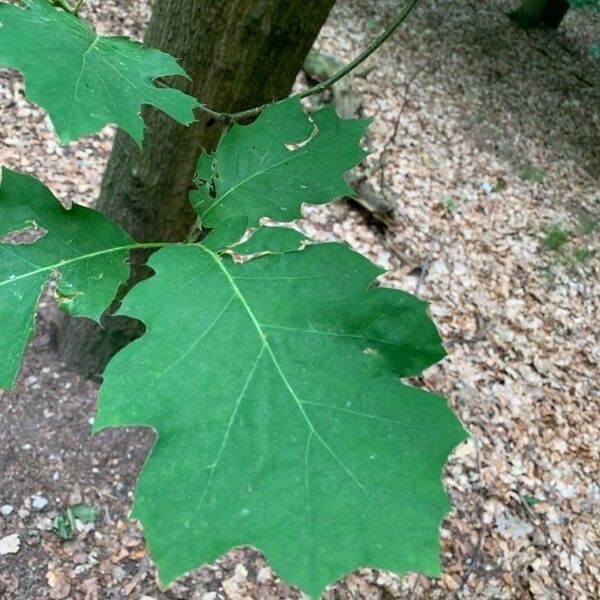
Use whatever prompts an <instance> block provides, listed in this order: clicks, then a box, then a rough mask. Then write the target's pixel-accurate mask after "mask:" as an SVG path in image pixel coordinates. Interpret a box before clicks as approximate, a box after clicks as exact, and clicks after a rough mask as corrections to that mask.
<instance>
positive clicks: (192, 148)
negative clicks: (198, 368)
mask: <svg viewBox="0 0 600 600" xmlns="http://www.w3.org/2000/svg"><path fill="white" fill-rule="evenodd" d="M334 3H335V0H227V1H224V0H158V1H157V3H156V5H155V7H154V10H153V12H152V17H151V20H150V23H149V25H148V28H147V31H146V35H145V37H144V42H145V43H146V44H147V45H149V46H152V47H155V48H159V49H160V50H163V51H165V52H168V53H169V54H171V55H173V56H175V57H176V58H178V59H180V62H181V64H182V66H183V67H184V69H185V70H186V71H187V73H188V74H189V76H190V78H191V79H190V80H186V79H184V78H174V80H173V81H172V82H170V83H172V84H173V85H175V86H176V87H178V88H179V89H181V90H183V91H184V92H186V93H188V94H190V95H192V96H195V97H196V98H198V99H199V100H200V101H201V102H203V103H204V104H206V105H207V106H208V107H210V108H212V109H214V110H218V111H220V112H237V111H240V110H244V109H247V108H252V107H254V106H257V105H260V104H263V103H265V102H269V101H272V100H276V99H281V98H285V97H286V96H287V95H288V94H289V92H290V90H291V88H292V85H293V83H294V80H295V77H296V75H297V74H298V72H299V70H300V69H301V67H302V63H303V61H304V58H305V56H306V54H307V53H308V51H309V50H310V48H311V46H312V44H313V42H314V40H315V38H316V36H317V35H318V33H319V30H320V29H321V27H322V25H323V23H324V22H325V19H326V18H327V15H328V14H329V11H330V10H331V8H332V6H333V4H334ZM143 113H144V119H145V122H146V124H147V130H146V135H145V138H144V144H143V148H142V149H141V150H140V149H139V148H138V147H137V145H136V144H135V142H134V141H133V140H132V139H131V138H130V137H129V136H128V135H127V134H126V133H124V132H122V131H118V132H117V134H116V138H115V142H114V146H113V150H112V154H111V156H110V159H109V162H108V166H107V169H106V172H105V175H104V179H103V182H102V189H101V193H100V197H99V199H98V202H97V208H98V210H100V211H101V212H103V213H104V214H106V215H107V216H109V217H110V218H112V219H113V220H115V221H116V222H117V223H118V224H119V225H120V226H121V227H123V229H125V230H126V231H127V232H128V233H130V234H131V235H132V236H133V237H134V238H135V239H136V240H137V241H139V242H156V241H181V240H183V239H184V238H185V236H186V234H187V232H188V231H189V229H190V227H191V225H192V224H193V221H194V213H193V211H192V209H191V206H190V204H189V202H188V193H189V191H190V189H191V181H192V177H193V174H194V170H195V166H196V162H197V160H198V156H199V154H200V151H201V148H202V147H203V148H206V149H208V150H211V149H213V148H214V147H215V145H216V143H217V142H218V139H219V137H220V135H221V132H222V127H223V125H222V124H221V123H219V122H215V120H214V119H212V118H210V117H207V115H206V114H203V113H202V111H200V110H199V111H198V113H197V118H198V121H197V122H196V123H194V124H193V125H192V126H190V127H184V126H182V125H179V124H178V123H176V122H175V121H173V120H172V119H170V118H169V117H168V116H166V115H165V114H163V113H161V112H159V111H158V110H155V109H153V108H150V107H147V108H145V109H144V111H143ZM137 260H139V258H138V259H137ZM142 273H143V271H141V270H140V269H137V270H136V269H134V279H139V278H140V277H142V276H143V275H142ZM165 310H167V308H166V307H165ZM103 325H104V329H103V330H100V328H98V327H97V326H94V324H92V323H91V322H89V321H83V320H70V319H69V320H64V321H62V322H59V325H58V338H57V339H58V346H59V349H60V352H61V354H62V356H63V359H64V360H65V361H66V362H67V363H69V364H71V365H73V366H74V367H75V368H77V369H78V370H79V371H81V372H82V373H84V374H86V375H98V374H100V373H101V372H102V371H103V370H104V367H105V365H106V363H107V362H108V360H109V359H110V357H111V356H112V355H113V354H114V353H115V352H116V351H117V350H119V349H120V348H121V347H122V346H123V345H125V344H126V343H127V342H128V341H129V340H131V339H132V338H133V337H136V336H137V335H139V334H140V332H141V330H140V326H139V325H132V324H131V322H127V320H125V319H123V318H106V317H105V318H104V319H103Z"/></svg>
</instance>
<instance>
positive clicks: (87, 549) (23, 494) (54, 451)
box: [0, 0, 600, 600]
mask: <svg viewBox="0 0 600 600" xmlns="http://www.w3.org/2000/svg"><path fill="white" fill-rule="evenodd" d="M397 4H398V3H397V2H395V1H394V0H380V1H379V2H376V3H375V2H369V1H367V0H340V1H339V2H338V5H337V6H336V8H335V9H334V11H333V13H332V14H331V17H330V19H329V21H328V23H327V24H326V26H325V28H324V30H323V32H322V34H321V36H320V38H319V40H318V43H317V46H318V48H319V49H320V50H321V51H323V52H326V53H328V54H331V55H333V56H335V57H336V58H338V59H340V60H342V61H347V60H348V59H349V58H350V57H353V56H354V55H355V54H357V53H358V51H360V49H362V48H363V47H364V46H365V45H366V44H367V43H368V41H369V40H370V39H372V38H373V37H374V36H375V35H377V33H379V32H380V31H381V30H382V28H383V27H384V26H385V24H386V23H388V22H389V21H390V19H391V18H392V16H393V15H394V13H395V11H397V10H398V6H397ZM514 4H515V3H513V4H512V5H511V3H508V2H503V1H500V0H488V1H487V2H485V3H483V2H475V1H472V2H469V1H468V0H465V1H461V2H458V1H451V0H427V2H424V3H423V4H422V5H421V6H420V7H419V9H418V10H417V11H416V13H415V14H414V15H413V16H411V19H410V22H409V24H408V26H407V27H405V28H404V29H403V30H402V31H400V32H398V33H397V34H396V35H395V36H394V37H393V38H392V39H391V41H390V42H389V43H388V44H387V45H386V46H385V47H384V48H382V49H381V51H380V52H379V53H378V54H377V55H376V56H375V57H374V58H372V59H370V62H369V66H370V67H372V68H371V69H368V70H363V71H362V72H361V73H360V76H356V77H354V78H353V79H352V82H351V84H352V88H353V90H354V91H355V92H356V93H357V94H358V95H359V96H360V98H361V99H362V106H361V112H362V114H364V115H367V116H373V117H374V122H373V125H372V127H371V135H370V138H369V145H370V146H371V149H372V151H373V153H372V155H371V157H370V158H369V159H368V160H367V162H366V165H365V166H364V168H363V170H364V172H365V174H366V175H367V176H368V181H369V183H370V184H371V185H372V186H373V188H374V189H375V190H376V191H377V193H378V194H380V196H381V197H382V198H384V199H385V200H386V201H387V202H388V203H390V205H391V207H392V209H393V210H392V211H391V213H389V214H386V215H373V214H370V213H369V212H366V211H365V210H364V209H363V208H361V207H358V206H357V205H356V204H355V203H349V202H341V203H338V204H336V205H334V206H331V207H323V208H318V209H316V208H308V209H307V210H306V214H307V220H306V221H304V222H302V223H300V224H299V226H300V227H302V228H303V229H304V230H305V231H306V232H307V233H309V234H310V235H312V236H314V237H316V238H318V239H336V240H346V241H348V242H349V243H350V244H352V245H353V246H354V247H355V248H357V249H358V250H360V251H362V252H365V253H366V254H368V255H369V256H370V257H371V258H372V259H373V260H375V261H376V262H378V263H379V264H381V265H382V266H384V267H386V268H387V269H389V273H388V274H387V275H386V276H385V277H384V280H385V282H386V284H388V285H391V286H397V287H400V288H402V289H406V290H408V291H411V292H418V293H419V295H420V296H422V297H423V298H425V299H426V300H428V301H429V302H430V303H431V308H430V311H431V315H432V316H433V318H434V319H435V320H436V323H437V324H438V326H439V327H440V330H441V332H442V335H443V337H444V339H445V340H446V345H447V349H448V354H449V355H448V357H447V358H446V359H445V360H444V361H443V362H442V363H441V364H440V365H438V366H436V367H433V368H432V369H430V370H428V371H427V372H426V373H425V375H424V377H423V378H421V379H420V380H419V381H417V382H416V383H417V384H418V385H425V386H427V387H428V388H430V389H432V390H435V391H437V392H440V393H444V394H446V395H447V397H448V398H449V402H450V404H451V405H452V407H453V408H454V409H455V410H456V412H457V413H458V415H459V416H460V418H461V419H462V421H463V423H464V424H465V426H466V427H467V428H468V430H469V431H470V432H471V434H472V437H471V439H470V440H469V441H468V442H466V443H465V444H463V445H461V446H460V447H459V448H458V449H457V450H456V452H455V453H454V455H453V456H452V458H451V460H450V462H449V463H448V466H447V468H446V471H445V476H444V483H445V486H446V489H447V490H448V493H449V495H450V498H451V500H452V503H453V505H454V507H455V510H454V511H453V513H452V514H451V515H449V517H448V519H447V520H446V521H445V523H444V525H443V528H442V561H443V565H444V575H443V577H442V578H441V579H437V580H434V579H430V578H427V577H424V576H419V575H416V574H409V575H406V576H404V577H398V576H395V575H392V574H390V573H387V572H384V571H377V570H369V569H365V570H362V571H360V572H357V573H353V574H351V575H349V576H348V577H347V578H346V579H345V580H344V581H342V582H340V583H339V584H337V585H336V586H334V587H332V588H331V589H330V591H328V592H327V594H326V596H327V598H329V599H333V598H340V599H344V600H345V599H355V598H356V599H357V598H369V599H389V598H489V599H504V598H506V599H514V598H533V599H536V600H537V599H554V598H565V599H569V600H570V599H575V598H577V599H582V600H583V599H595V598H598V597H600V551H599V540H600V527H599V523H600V485H599V480H600V477H599V475H600V434H599V429H598V424H597V423H598V418H597V414H598V400H599V397H600V393H599V392H600V390H599V388H598V365H599V363H600V347H599V345H598V334H597V328H598V319H599V317H600V285H599V281H598V275H599V272H600V261H599V260H598V250H599V248H600V239H599V238H600V236H599V234H598V231H599V230H600V226H599V225H598V223H599V221H600V194H599V191H598V176H599V175H600V113H599V111H598V108H599V107H600V102H599V100H600V76H599V72H600V71H599V70H598V64H599V63H598V61H594V60H593V59H592V58H591V57H590V56H589V52H588V49H589V46H590V45H591V44H592V43H593V42H594V40H595V39H596V40H600V26H599V25H598V22H597V21H596V22H594V20H593V19H590V18H588V17H586V16H585V15H583V14H582V13H578V12H576V11H571V12H570V13H569V14H568V16H567V18H566V19H565V21H564V23H563V25H562V26H561V28H560V30H559V31H558V32H556V33H549V32H545V31H533V32H525V31H520V30H517V29H515V28H514V27H513V26H512V24H511V23H510V22H509V20H508V19H507V18H506V15H505V12H506V11H507V10H508V9H509V8H511V6H512V7H514ZM85 11H86V12H85V16H86V17H88V18H89V19H90V21H92V22H93V23H94V24H95V25H97V26H98V27H99V28H100V30H101V31H102V32H103V33H111V34H119V35H121V34H127V35H133V36H134V37H140V36H141V32H142V31H143V27H144V25H145V21H146V19H147V17H148V12H149V6H148V3H147V2H141V1H133V2H128V3H119V4H117V3H116V2H115V1H114V0H105V1H103V2H100V1H99V0H93V1H92V0H88V1H87V2H86V9H85ZM302 83H303V82H302V77H300V78H299V82H298V85H302ZM0 131H1V132H2V134H1V136H0V161H1V162H3V163H6V164H7V165H8V166H9V167H11V168H14V169H18V170H21V171H25V172H30V173H33V174H34V175H35V176H36V177H38V178H40V179H41V180H42V181H44V183H46V184H47V185H49V186H50V187H51V188H52V189H53V190H54V191H55V193H56V194H57V195H58V196H59V197H60V198H62V199H63V200H64V201H75V202H81V203H86V204H90V203H92V202H93V199H94V198H95V197H96V195H97V193H98V189H99V185H100V181H101V176H102V171H103V169H104V166H105V164H106V160H107V157H108V153H109V151H110V147H111V141H112V136H113V130H112V129H111V128H107V129H106V130H105V131H104V132H102V134H100V135H98V136H94V137H91V138H87V139H85V140H81V141H79V142H77V143H74V144H72V145H71V146H69V147H68V148H61V147H60V146H59V145H58V142H57V139H56V136H55V135H54V134H53V132H52V130H51V127H50V125H49V122H48V119H47V118H46V116H45V114H44V112H43V111H41V110H39V109H37V108H36V107H34V106H32V105H30V104H29V103H27V102H26V101H25V100H24V97H23V83H22V79H21V78H20V77H19V76H18V75H17V74H16V73H14V72H10V71H6V70H0ZM54 319H55V309H54V307H53V303H52V300H51V294H47V296H46V299H45V300H44V302H43V303H42V305H41V307H40V311H39V319H38V325H39V327H38V334H37V336H36V338H35V340H34V341H33V343H32V345H31V348H30V351H29V353H28V355H27V359H26V361H25V365H24V368H23V371H22V373H21V376H20V378H19V382H18V385H17V388H16V390H15V392H14V393H13V394H11V395H8V394H2V397H1V398H0V406H1V418H0V506H10V507H12V512H10V511H9V509H6V510H5V512H6V513H8V512H10V514H6V515H1V514H0V539H4V538H7V537H9V536H15V535H16V538H15V537H13V538H11V543H13V544H17V546H18V551H17V552H16V553H11V554H6V555H2V556H0V597H2V598H4V597H5V598H9V599H13V598H15V599H24V600H37V599H42V598H52V599H55V600H60V599H66V598H72V599H85V600H95V599H121V598H134V599H140V598H146V600H148V599H152V598H154V599H157V600H158V599H165V598H169V599H186V600H188V599H195V600H200V599H201V600H216V599H218V598H233V599H236V598H299V597H301V594H299V593H298V592H297V591H296V590H294V589H293V588H291V587H289V586H287V585H286V584H285V583H284V582H282V581H280V580H279V579H278V578H277V575H276V574H275V573H273V572H272V571H271V569H270V568H269V566H268V564H267V563H266V561H265V559H264V557H263V556H262V555H261V554H260V553H258V552H256V551H254V550H252V549H236V550H233V551H232V552H230V553H229V554H228V555H227V556H225V557H224V558H222V560H220V561H218V562H216V563H214V564H212V565H208V566H205V567H203V568H201V569H198V570H197V571H195V572H194V573H193V574H192V575H190V576H188V577H187V578H185V579H182V580H181V581H180V582H178V583H176V584H175V585H173V586H172V587H171V588H170V589H169V590H168V591H167V592H165V593H163V592H161V591H160V590H159V588H158V586H157V584H156V580H155V570H154V567H153V564H152V561H151V559H150V557H149V556H148V553H147V551H146V548H145V545H144V540H143V536H142V534H141V531H140V529H139V528H138V526H137V524H136V523H133V522H130V521H128V520H127V513H128V510H129V507H130V505H131V498H132V493H133V489H134V486H135V479H136V475H137V473H138V472H139V469H140V468H141V466H142V464H143V461H144V458H145V456H146V454H147V451H148V448H149V447H150V445H151V443H152V435H151V434H150V433H148V432H146V431H143V430H121V431H111V432H105V433H102V434H100V435H98V436H97V437H95V438H92V437H91V436H90V419H91V418H92V417H93V414H94V407H95V400H96V395H97V386H96V384H94V383H92V382H89V381H84V380H82V379H81V378H80V377H79V376H78V375H76V374H74V373H72V372H71V371H69V369H68V366H67V365H64V364H61V363H60V360H59V358H58V357H57V356H56V355H55V354H54V353H53V352H52V345H53V337H54V325H53V323H54ZM46 500H47V502H48V503H47V505H46V506H42V505H43V504H44V503H45V501H46ZM81 502H85V503H87V504H90V505H93V506H95V507H96V508H97V509H98V510H99V516H98V519H97V521H96V524H95V527H94V528H92V527H83V528H81V529H82V530H81V531H78V532H77V534H76V535H75V537H74V539H73V540H71V541H68V542H61V541H60V540H58V538H57V537H56V535H55V534H54V533H53V532H52V531H51V523H52V519H53V518H54V517H55V516H56V514H57V513H59V512H60V511H62V510H64V509H65V508H66V507H67V506H72V505H74V504H78V503H81Z"/></svg>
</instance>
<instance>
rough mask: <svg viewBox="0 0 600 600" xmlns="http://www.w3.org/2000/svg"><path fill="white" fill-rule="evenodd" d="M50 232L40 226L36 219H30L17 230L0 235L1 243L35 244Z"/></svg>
mask: <svg viewBox="0 0 600 600" xmlns="http://www.w3.org/2000/svg"><path fill="white" fill-rule="evenodd" d="M47 233H48V232H47V231H46V230H45V229H44V228H43V227H40V226H39V225H38V224H37V223H36V222H35V221H29V222H28V223H27V226H26V227H24V228H23V229H18V230H17V231H11V232H10V233H7V234H6V235H3V236H0V244H13V245H17V244H34V243H35V242H37V241H38V240H40V239H41V238H43V237H44V236H45V235H46V234H47Z"/></svg>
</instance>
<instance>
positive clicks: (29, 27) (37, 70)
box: [0, 0, 199, 144]
mask: <svg viewBox="0 0 600 600" xmlns="http://www.w3.org/2000/svg"><path fill="white" fill-rule="evenodd" d="M23 4H25V5H26V7H25V8H21V7H18V6H14V5H10V4H5V3H0V66H4V67H11V68H14V69H18V70H19V71H21V72H22V73H23V76H24V77H25V80H26V86H27V97H28V98H29V99H30V100H31V101H32V102H35V103H37V104H39V105H40V106H43V107H44V108H45V109H46V110H47V111H48V114H49V116H50V119H51V120H52V123H53V124H54V127H55V128H56V131H57V133H58V136H59V138H60V141H61V143H63V144H68V143H69V142H70V141H72V140H74V139H76V138H78V137H81V136H84V135H87V134H90V133H96V132H97V131H100V129H102V127H104V126H105V125H106V124H108V123H116V124H117V125H118V126H119V127H121V128H122V129H124V130H125V131H127V132H128V133H129V134H130V135H131V136H132V137H133V138H134V139H135V140H136V141H137V142H138V144H141V141H142V138H143V135H144V121H143V119H142V117H141V116H140V110H141V106H142V105H143V104H151V105H153V106H156V107H157V108H159V109H161V110H163V111H164V112H166V113H167V114H168V115H169V116H171V117H172V118H173V119H175V120H177V121H179V122H180V123H183V124H188V123H191V122H193V121H194V113H193V111H194V108H196V107H197V106H199V103H198V101H197V100H195V99H194V98H192V97H191V96H187V95H186V94H184V93H183V92H180V91H179V90H176V89H173V88H170V87H166V86H165V87H157V86H156V85H155V84H154V80H155V79H156V78H158V77H165V76H168V75H181V76H186V74H185V71H184V70H183V69H182V68H181V67H180V66H179V65H178V64H177V61H176V60H175V59H174V58H173V57H172V56H169V55H168V54H165V53H163V52H160V51H159V50H155V49H153V48H146V47H144V46H142V45H141V44H140V43H138V42H134V41H132V40H129V39H127V38H123V37H103V36H100V35H97V34H96V33H95V32H94V30H93V29H92V28H91V27H90V26H89V25H87V24H86V23H84V22H83V21H81V20H80V19H78V18H77V17H75V16H74V15H72V14H70V13H68V12H66V11H64V10H59V9H57V8H54V7H52V6H51V5H50V3H49V2H48V0H23Z"/></svg>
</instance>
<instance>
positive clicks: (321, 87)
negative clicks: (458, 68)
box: [201, 0, 420, 121]
mask: <svg viewBox="0 0 600 600" xmlns="http://www.w3.org/2000/svg"><path fill="white" fill-rule="evenodd" d="M419 1H420V0H407V2H406V4H405V5H404V7H403V8H402V10H401V11H400V14H399V15H398V16H397V17H396V18H395V19H394V21H392V23H391V24H390V26H389V27H388V28H387V29H386V30H385V31H384V32H383V33H382V34H381V35H380V36H379V37H378V38H377V39H375V40H373V41H372V42H371V43H370V44H369V45H368V46H367V47H366V48H365V50H364V51H363V52H361V53H360V54H359V55H358V56H357V57H356V58H355V59H354V60H353V61H352V62H350V63H348V64H347V65H346V66H344V67H342V68H341V69H340V70H339V71H338V72H337V73H335V74H334V75H332V76H331V77H330V78H329V79H326V80H325V81H323V82H321V83H319V84H317V85H315V86H314V87H311V88H309V89H308V90H304V91H303V92H299V93H298V94H294V95H293V96H291V97H292V98H308V97H309V96H314V95H315V94H320V93H321V92H324V91H325V90H327V89H329V88H330V87H331V86H332V85H333V84H334V83H337V82H338V81H339V80H340V79H342V78H344V77H346V75H348V74H349V73H351V72H352V71H354V69H356V67H358V66H359V65H361V64H362V63H363V62H364V61H365V60H367V58H369V56H371V54H373V53H374V52H375V51H376V50H377V49H378V48H379V47H380V46H381V45H382V44H383V43H384V42H385V41H386V40H387V39H388V38H389V37H390V36H391V35H392V34H393V33H394V32H395V31H396V29H398V27H400V25H402V23H404V21H406V19H407V17H408V15H410V13H411V12H412V11H413V9H414V8H415V6H416V5H417V4H418V3H419ZM267 106H268V104H262V105H261V106H256V107H255V108H250V109H248V110H243V111H241V112H237V113H222V112H218V111H215V110H212V109H210V108H207V107H206V106H202V107H201V110H203V111H204V112H205V113H206V114H208V115H210V116H211V117H213V118H214V119H217V120H218V121H239V120H243V119H249V118H252V117H257V116H258V115H260V113H262V111H263V110H264V109H265V108H266V107H267Z"/></svg>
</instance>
